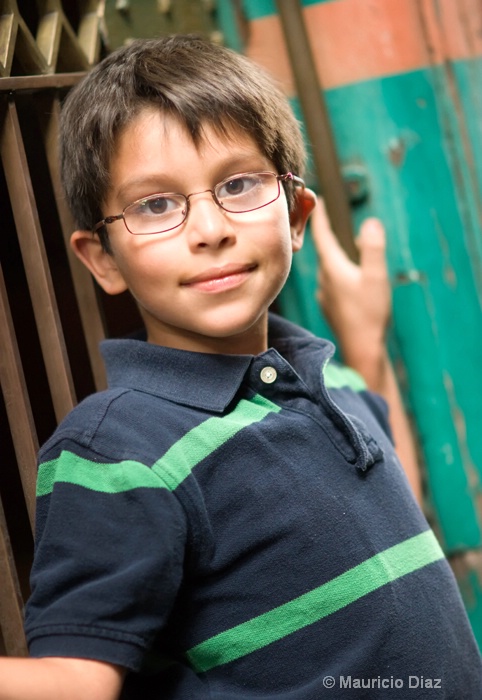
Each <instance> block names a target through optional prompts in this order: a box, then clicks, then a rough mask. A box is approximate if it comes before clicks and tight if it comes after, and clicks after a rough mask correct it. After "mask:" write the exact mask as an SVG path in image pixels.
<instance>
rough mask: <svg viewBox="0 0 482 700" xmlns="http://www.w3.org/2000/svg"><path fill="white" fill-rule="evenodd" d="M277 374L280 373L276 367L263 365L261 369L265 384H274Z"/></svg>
mask: <svg viewBox="0 0 482 700" xmlns="http://www.w3.org/2000/svg"><path fill="white" fill-rule="evenodd" d="M277 376H278V373H277V372H276V370H275V368H274V367H263V369H262V370H261V380H262V381H263V382H264V383H265V384H272V383H273V382H274V381H275V380H276V377H277Z"/></svg>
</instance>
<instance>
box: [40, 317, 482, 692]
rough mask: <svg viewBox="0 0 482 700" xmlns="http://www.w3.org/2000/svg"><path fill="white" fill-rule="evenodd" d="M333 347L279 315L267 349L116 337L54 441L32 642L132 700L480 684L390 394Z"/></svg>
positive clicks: (477, 687)
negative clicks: (100, 669)
mask: <svg viewBox="0 0 482 700" xmlns="http://www.w3.org/2000/svg"><path fill="white" fill-rule="evenodd" d="M332 352H333V347H332V345H331V344H330V343H328V342H327V341H324V340H320V339H318V338H315V337H314V336H313V335H311V334H310V333H308V332H306V331H303V330H302V329H300V328H298V327H297V326H294V325H293V324H290V323H288V322H286V321H283V320H281V319H279V318H276V317H272V318H271V319H270V349H269V350H268V351H267V352H264V353H262V354H261V355H259V356H255V357H253V356H247V355H240V356H220V355H211V354H202V353H191V352H186V351H182V350H175V349H169V348H164V347H160V346H156V345H151V344H149V343H147V342H144V341H142V340H133V339H127V340H114V341H106V342H105V343H104V344H103V354H104V358H105V362H106V366H107V371H108V378H109V388H108V390H106V391H105V392H101V393H98V394H95V395H94V396H91V397H89V398H87V399H86V400H84V401H83V402H81V403H80V404H79V405H78V406H77V407H76V408H75V409H74V410H73V411H72V413H71V414H70V415H69V416H68V417H67V418H66V419H65V420H64V421H63V423H62V424H61V425H60V426H59V428H58V429H57V431H56V432H55V434H54V435H53V436H52V438H51V439H50V440H49V441H48V442H47V443H46V445H44V447H43V448H42V450H41V452H40V464H39V476H38V506H37V534H36V553H35V562H34V566H33V571H32V595H31V598H30V600H29V602H28V606H27V611H26V612H27V614H26V631H27V637H28V641H29V645H30V651H31V654H32V655H33V656H52V655H53V656H72V657H80V658H92V659H98V660H103V661H107V662H111V663H115V664H119V665H121V666H124V667H126V668H127V669H128V670H129V673H128V676H127V679H126V684H125V688H124V691H123V697H125V698H132V699H134V700H140V699H141V698H142V700H149V699H150V698H152V699H154V698H158V699H159V700H160V699H161V698H162V699H163V700H187V699H191V698H192V699H193V700H214V699H216V700H249V699H251V698H253V699H254V698H256V699H257V700H268V699H273V700H274V698H276V700H319V699H320V698H336V699H337V700H339V699H340V698H356V699H357V700H358V699H359V698H370V699H372V698H383V700H386V698H392V697H393V698H398V699H399V698H410V700H415V699H418V698H431V697H434V698H452V699H453V700H460V699H461V698H466V699H468V700H472V699H473V700H475V699H476V698H477V699H480V698H481V697H482V681H481V663H480V656H479V652H478V650H477V648H476V644H475V641H474V638H473V635H472V632H471V630H470V627H469V624H468V621H467V617H466V614H465V612H464V609H463V606H462V603H461V600H460V596H459V593H458V590H457V586H456V583H455V580H454V577H453V575H452V572H451V570H450V568H449V566H448V564H447V562H446V560H445V559H444V557H443V554H442V552H441V550H440V547H439V545H438V543H437V541H436V539H435V537H434V535H433V533H432V531H431V530H430V529H429V527H428V525H427V522H426V521H425V519H424V517H423V515H422V514H421V512H420V510H419V508H418V506H417V505H416V503H415V501H414V499H413V497H412V495H411V492H410V489H409V487H408V484H407V481H406V478H405V475H404V474H403V471H402V469H401V467H400V464H399V462H398V460H397V458H396V456H395V454H394V451H393V449H392V444H391V439H390V434H389V429H388V425H387V419H386V410H385V408H386V407H385V404H384V402H383V401H382V400H381V399H380V398H379V397H377V396H375V395H373V394H370V393H369V392H367V391H366V390H365V388H364V386H363V384H362V383H361V381H360V380H359V379H358V378H357V376H356V375H354V374H353V373H350V372H349V371H348V370H343V369H341V368H339V367H337V366H336V365H333V363H332V362H330V357H331V355H332Z"/></svg>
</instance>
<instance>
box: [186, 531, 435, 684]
mask: <svg viewBox="0 0 482 700" xmlns="http://www.w3.org/2000/svg"><path fill="white" fill-rule="evenodd" d="M443 558H444V554H443V552H442V550H441V548H440V545H439V544H438V542H437V540H436V538H435V536H434V534H433V532H432V531H431V530H427V531H426V532H423V533H422V534H420V535H417V536H416V537H412V538H410V539H408V540H405V542H401V543H400V544H397V545H395V546H394V547H390V548H389V549H386V550H385V551H383V552H380V553H379V554H376V555H375V556H374V557H371V558H370V559H367V560H366V561H364V562H362V563H361V564H358V566H355V567H354V568H353V569H349V570H348V571H346V572H345V573H343V574H341V575H340V576H337V577H336V578H334V579H332V580H331V581H328V583H325V584H323V585H322V586H320V587H319V588H315V589H314V590H312V591H309V592H308V593H305V594H303V595H301V596H300V597H299V598H295V599H294V600H291V601H290V602H288V603H285V604H284V605H280V606H279V607H277V608H274V609H273V610H270V611H268V612H266V613H264V614H262V615H259V616H258V617H255V618H253V619H251V620H248V621H247V622H243V623H242V624H240V625H237V626H236V627H232V628H231V629H228V630H226V631H225V632H221V633H220V634H217V635H216V636H215V637H211V639H207V640H206V641H205V642H201V643H200V644H198V645H197V646H195V647H193V648H192V649H190V650H189V651H188V652H187V658H188V660H189V662H190V663H191V665H192V666H193V668H194V669H195V670H196V671H198V672H204V671H209V670H210V669H212V668H215V667H216V666H221V665H222V664H227V663H229V662H230V661H234V660H235V659H239V658H240V657H242V656H246V655H247V654H250V653H252V652H253V651H256V650H258V649H262V648H263V647H265V646H267V645H268V644H272V643H273V642H276V641H277V640H279V639H283V638H284V637H287V636H288V635H289V634H292V633H293V632H296V631H298V630H300V629H302V628H303V627H306V626H307V625H311V624H313V623H314V622H317V621H318V620H321V619H323V618H324V617H327V616H328V615H331V614H332V613H334V612H336V611H337V610H341V609H342V608H344V607H346V606H347V605H350V603H354V602H355V601H357V600H359V599H360V598H362V597H363V596H365V595H367V594H368V593H371V592H372V591H375V590H377V589H378V588H381V586H384V585H386V584H387V583H390V582H391V581H395V580H396V579H398V578H400V577H401V576H405V575H407V574H409V573H411V572H412V571H417V570H418V569H421V568H422V567H424V566H427V565H428V564H431V563H432V562H435V561H438V560H439V559H443Z"/></svg>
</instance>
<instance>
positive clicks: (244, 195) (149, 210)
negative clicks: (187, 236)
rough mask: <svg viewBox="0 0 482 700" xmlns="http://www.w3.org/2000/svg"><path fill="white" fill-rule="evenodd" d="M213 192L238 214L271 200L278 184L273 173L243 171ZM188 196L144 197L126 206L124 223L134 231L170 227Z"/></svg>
mask: <svg viewBox="0 0 482 700" xmlns="http://www.w3.org/2000/svg"><path fill="white" fill-rule="evenodd" d="M208 191H209V190H208ZM212 194H213V196H214V199H215V201H216V203H217V204H218V205H219V206H220V207H221V208H222V209H224V210H225V211H227V212H231V213H238V214H241V213H243V212H248V211H253V210H254V209H260V208H261V207H264V206H266V205H267V204H271V202H274V201H275V200H276V199H278V197H279V194H280V185H279V181H278V178H277V176H276V175H275V174H274V173H243V174H241V175H236V176H235V177H231V178H228V179H226V180H223V181H222V182H220V183H218V184H217V185H216V186H215V188H214V190H213V193H212ZM191 196H192V195H188V196H187V197H185V196H184V195H182V194H171V193H161V194H153V195H151V196H150V197H144V198H143V199H140V200H138V201H137V202H134V203H133V204H131V205H129V206H128V207H126V209H125V210H124V221H125V224H126V226H127V228H128V229H129V231H130V232H131V233H134V234H136V233H137V234H149V233H163V232H165V231H170V230H171V229H173V228H176V227H177V226H180V225H181V224H182V223H183V221H184V220H185V218H186V216H187V213H188V206H189V204H188V203H189V197H191Z"/></svg>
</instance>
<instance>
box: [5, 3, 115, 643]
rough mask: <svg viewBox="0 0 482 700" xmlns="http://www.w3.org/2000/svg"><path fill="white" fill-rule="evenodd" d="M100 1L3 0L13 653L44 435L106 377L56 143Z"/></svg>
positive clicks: (93, 46)
mask: <svg viewBox="0 0 482 700" xmlns="http://www.w3.org/2000/svg"><path fill="white" fill-rule="evenodd" d="M102 12H103V3H100V2H95V1H90V0H85V1H80V2H78V3H75V4H74V3H67V2H66V3H62V2H61V1H60V0H38V2H35V0H30V1H29V0H22V1H20V0H19V2H18V3H17V2H16V0H0V160H1V172H0V204H1V209H2V214H1V220H2V233H1V237H0V238H1V241H0V329H1V333H0V382H1V387H2V395H3V403H2V405H1V411H0V415H1V424H0V428H1V432H0V435H1V441H0V442H1V444H2V461H1V463H0V630H1V638H0V641H1V645H2V646H1V649H2V652H3V653H7V654H12V655H23V654H25V653H26V645H25V639H24V635H23V626H22V608H23V601H24V599H25V596H26V595H27V594H28V582H27V580H28V569H29V567H30V561H31V555H32V534H31V527H32V526H33V519H34V508H35V478H36V452H37V449H38V444H39V441H42V440H44V439H45V438H46V437H47V435H48V434H49V433H50V432H51V431H52V430H53V429H54V428H55V425H56V423H57V422H58V421H59V420H60V419H61V418H62V417H63V416H64V415H65V414H66V413H67V412H68V411H69V410H70V409H71V408H72V407H73V406H74V404H75V403H76V401H77V396H78V394H79V393H80V394H82V393H86V392H88V391H90V390H91V389H93V388H100V387H102V386H103V383H104V375H103V369H102V366H101V364H100V360H99V356H98V353H97V345H98V342H99V340H100V339H101V338H102V337H104V335H105V329H104V320H103V318H102V316H101V309H100V305H99V303H98V297H97V293H96V290H95V288H94V285H93V282H92V280H91V279H90V276H89V275H88V274H87V273H86V272H84V271H83V270H82V268H81V266H80V265H77V264H76V261H75V260H74V259H73V258H72V257H71V255H70V253H69V252H68V251H69V249H68V247H67V246H65V242H66V240H67V238H68V237H69V236H70V233H71V231H72V230H73V224H72V221H71V220H70V215H69V213H68V211H67V210H66V207H65V204H64V201H63V198H62V193H61V188H60V182H59V173H58V167H57V154H56V134H57V124H58V118H59V112H60V104H61V100H62V97H63V95H64V93H65V91H66V90H67V89H68V88H69V87H70V86H72V85H73V84H75V83H76V82H77V81H78V80H79V78H80V77H81V76H82V75H83V74H84V72H85V71H86V70H88V69H89V68H90V66H92V65H93V64H94V63H95V62H96V61H97V60H98V58H99V54H100V51H101V45H102V33H101V31H100V30H101V23H102ZM77 323H78V327H79V328H81V329H82V331H81V332H79V330H75V327H76V324H77ZM76 374H77V377H76ZM79 377H82V379H81V380H80V379H79ZM76 385H77V386H76Z"/></svg>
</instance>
